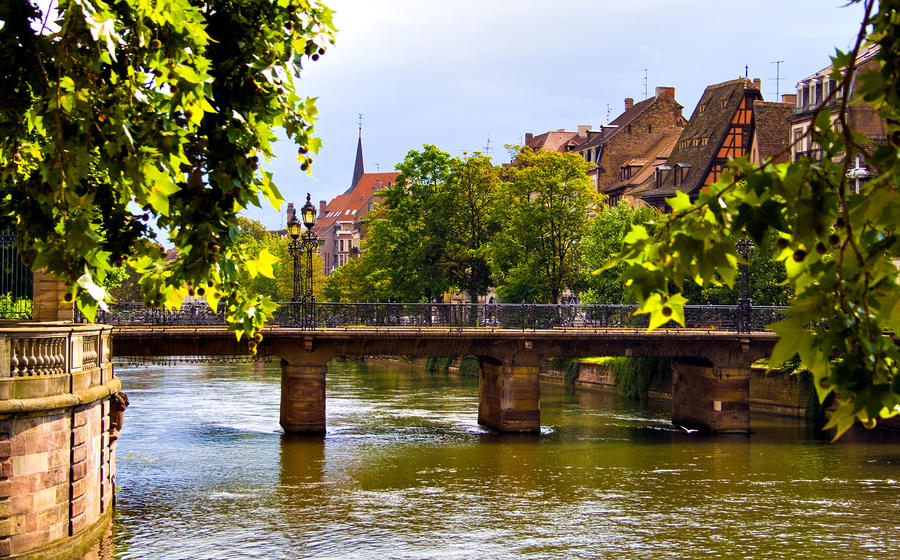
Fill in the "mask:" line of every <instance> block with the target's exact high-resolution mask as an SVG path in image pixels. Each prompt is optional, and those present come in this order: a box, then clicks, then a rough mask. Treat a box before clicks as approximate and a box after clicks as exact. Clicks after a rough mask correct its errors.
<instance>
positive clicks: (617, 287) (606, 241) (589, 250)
mask: <svg viewBox="0 0 900 560" xmlns="http://www.w3.org/2000/svg"><path fill="white" fill-rule="evenodd" d="M660 217H661V215H660V213H659V211H657V210H656V209H655V208H653V207H650V206H635V205H633V204H631V203H630V202H628V201H626V200H624V199H623V200H620V201H619V203H618V204H617V205H616V206H613V207H608V206H601V207H600V208H599V210H598V213H597V215H596V216H595V217H594V219H593V220H591V222H590V225H589V226H588V230H587V234H586V235H585V237H584V247H583V255H584V256H583V258H584V268H585V271H586V272H588V273H589V274H588V276H587V278H586V279H585V280H584V284H585V285H586V286H587V290H586V292H585V293H584V294H583V295H582V299H583V300H584V301H585V302H586V303H634V302H635V299H634V295H633V294H631V292H630V291H629V290H628V289H627V287H626V286H625V285H624V284H623V283H622V282H621V281H620V280H619V276H620V275H621V273H622V270H623V269H624V265H617V266H616V267H615V268H612V269H610V270H603V271H602V272H597V273H596V274H590V271H596V270H598V269H600V268H601V267H602V266H604V265H605V264H606V263H607V262H609V261H610V260H611V259H613V258H614V257H615V255H616V254H618V252H619V251H621V250H622V243H623V240H624V239H625V235H626V234H628V232H629V231H631V227H632V226H633V225H635V224H650V223H654V222H655V221H656V220H658V219H659V218H660ZM648 227H652V226H648Z"/></svg>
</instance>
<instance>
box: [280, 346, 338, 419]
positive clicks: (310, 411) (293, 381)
mask: <svg viewBox="0 0 900 560" xmlns="http://www.w3.org/2000/svg"><path fill="white" fill-rule="evenodd" d="M327 370H328V368H327V366H325V365H324V364H322V365H300V366H295V365H290V364H288V363H287V362H282V365H281V427H282V428H283V429H284V431H285V433H313V432H324V431H325V372H326V371H327Z"/></svg>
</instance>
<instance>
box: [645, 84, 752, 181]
mask: <svg viewBox="0 0 900 560" xmlns="http://www.w3.org/2000/svg"><path fill="white" fill-rule="evenodd" d="M748 90H749V91H752V92H754V93H753V94H755V96H756V98H757V99H759V98H760V97H761V96H760V94H759V90H758V89H757V87H756V86H755V85H754V83H753V81H752V80H750V79H748V78H738V79H736V80H730V81H727V82H722V83H721V84H715V85H711V86H708V87H707V88H706V90H705V91H704V92H703V96H702V97H701V98H700V101H699V102H698V103H697V107H696V108H694V113H693V114H692V115H691V120H690V121H688V123H687V125H686V126H685V127H684V130H683V131H682V132H681V137H680V138H679V141H678V142H677V143H676V144H675V148H674V149H673V150H672V154H671V155H670V156H669V159H668V162H667V164H668V166H670V167H674V166H675V165H677V164H682V165H685V166H690V171H688V172H687V174H686V175H685V177H684V183H683V184H682V185H681V186H680V187H678V190H681V191H684V192H687V193H694V192H696V191H698V190H699V189H700V188H701V187H702V186H703V182H704V180H705V179H706V176H707V172H708V170H709V168H710V166H711V164H712V162H713V160H714V159H715V158H716V154H717V152H718V150H719V147H720V146H721V145H722V142H723V141H724V140H725V136H726V135H727V134H728V129H729V126H730V124H731V119H732V118H733V117H734V114H735V112H736V111H737V108H738V106H739V105H740V103H741V99H742V98H743V97H744V94H745V92H747V91H748ZM682 140H684V141H685V142H684V143H682ZM662 173H663V176H662V181H661V186H660V188H659V189H657V188H656V178H655V176H654V175H651V176H650V177H649V178H648V179H647V180H646V181H644V182H643V183H642V184H641V185H640V186H639V187H636V188H635V190H634V191H632V192H633V193H635V194H639V195H642V196H645V197H646V196H653V197H654V198H660V197H670V196H672V195H674V194H675V191H676V188H675V178H674V174H673V173H672V171H671V170H665V171H663V172H662Z"/></svg>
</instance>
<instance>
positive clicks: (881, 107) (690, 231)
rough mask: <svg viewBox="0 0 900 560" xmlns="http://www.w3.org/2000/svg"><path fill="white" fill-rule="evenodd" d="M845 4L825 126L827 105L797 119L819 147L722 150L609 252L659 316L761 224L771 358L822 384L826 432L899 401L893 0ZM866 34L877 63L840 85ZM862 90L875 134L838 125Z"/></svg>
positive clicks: (899, 116) (899, 208)
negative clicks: (748, 153)
mask: <svg viewBox="0 0 900 560" xmlns="http://www.w3.org/2000/svg"><path fill="white" fill-rule="evenodd" d="M853 3H861V4H863V7H864V12H865V16H864V17H865V19H864V21H863V24H862V26H861V28H860V32H859V36H858V38H857V40H856V42H855V44H854V46H853V48H852V49H850V51H849V52H841V51H837V53H836V55H835V56H834V57H833V59H832V62H833V68H834V71H833V72H832V75H831V79H833V80H836V81H837V82H838V83H839V84H840V87H841V91H842V93H843V96H842V97H840V98H838V99H836V102H837V104H838V112H837V125H836V126H834V125H832V122H831V118H832V117H831V114H830V110H829V109H824V110H820V111H819V112H818V114H817V115H816V117H815V126H814V127H812V129H811V132H810V134H812V140H813V141H814V142H815V143H816V144H817V145H818V146H819V147H820V148H821V149H822V151H823V153H824V156H825V157H824V158H823V160H822V161H811V160H808V159H800V160H798V161H797V162H794V163H791V164H782V165H771V164H766V165H764V166H762V167H755V166H752V165H751V164H750V163H749V162H748V161H747V160H746V159H739V160H735V161H732V162H731V163H730V165H729V171H728V172H727V173H723V176H722V178H721V179H720V180H719V181H718V182H717V183H716V184H714V185H712V186H710V187H709V189H708V191H707V192H703V193H700V194H699V196H697V198H696V200H691V199H690V198H689V197H688V195H686V194H683V193H679V194H678V195H676V196H675V197H673V198H671V199H669V201H668V202H669V204H670V206H671V207H672V210H673V211H672V214H671V215H670V216H669V217H668V218H667V219H666V220H665V221H664V222H663V223H662V224H661V227H660V228H659V232H658V234H657V235H655V236H651V235H649V232H648V231H646V230H645V229H643V228H640V226H638V227H636V228H635V229H634V230H633V231H632V233H631V234H630V235H629V236H628V238H627V239H626V241H627V246H626V249H625V250H624V251H623V253H622V255H621V259H620V262H621V263H624V264H625V265H626V269H625V272H624V274H623V277H624V279H626V280H628V281H630V282H631V284H632V286H633V287H634V289H635V293H636V295H637V296H638V298H639V300H640V301H641V302H642V307H641V309H640V311H641V312H644V313H649V314H650V315H651V324H652V325H659V324H661V323H662V322H664V321H666V320H668V319H669V318H675V319H679V318H681V317H683V314H682V306H683V303H684V301H685V300H684V298H683V296H681V293H680V290H681V289H683V287H684V285H685V282H686V280H687V279H693V280H695V281H696V282H697V283H698V284H700V285H701V286H706V285H708V284H715V283H724V284H726V285H728V286H732V285H733V284H734V281H735V277H736V275H737V267H738V263H740V262H742V258H741V256H740V253H739V252H738V250H737V248H736V246H735V241H736V240H737V239H740V238H741V237H747V238H750V239H752V240H753V241H754V243H756V244H757V245H759V244H761V243H763V242H764V240H765V239H766V236H768V235H773V236H775V237H776V241H775V243H776V246H777V247H778V251H779V253H778V256H777V258H778V259H779V260H781V261H783V262H784V264H785V267H786V272H787V279H788V283H789V284H790V286H791V287H792V288H793V295H792V298H791V301H790V308H789V311H788V318H787V319H785V320H783V321H780V322H778V323H775V324H774V325H771V329H772V330H774V331H775V332H776V333H778V334H779V335H780V342H779V343H778V344H777V346H776V347H775V349H774V351H773V354H772V356H771V363H773V364H778V363H780V362H784V361H786V360H788V359H790V358H792V357H794V356H799V359H800V360H801V362H802V366H803V367H804V368H806V369H808V370H809V371H810V372H812V374H813V376H814V379H815V387H816V390H817V391H818V393H819V398H820V399H821V400H824V399H825V398H826V397H828V396H829V395H831V394H833V395H834V397H835V401H836V403H837V405H838V408H837V410H836V411H835V413H834V414H833V415H832V418H831V420H830V422H829V424H828V427H835V428H836V434H837V436H840V435H841V434H842V433H843V432H845V431H846V430H847V429H848V428H849V427H850V426H852V425H853V423H854V422H855V421H856V420H859V421H861V422H862V423H863V424H864V425H866V426H869V427H871V426H874V425H875V423H876V419H877V418H878V417H882V418H887V417H890V416H894V415H897V414H900V372H898V367H900V350H898V346H897V339H896V333H898V332H900V284H898V269H897V266H896V265H895V263H896V262H897V261H898V259H900V238H898V237H897V235H896V228H897V224H898V223H900V191H898V186H900V179H898V178H900V151H898V148H900V20H898V19H897V8H898V7H900V2H898V1H897V0H882V1H881V2H880V3H876V2H875V1H874V0H864V1H860V0H853ZM876 5H877V8H876ZM867 41H869V42H872V43H875V44H877V45H880V51H879V52H878V54H877V61H878V66H879V68H878V69H877V70H876V71H873V72H868V73H863V74H861V75H859V76H858V80H859V83H860V84H861V85H860V87H859V89H858V91H857V92H856V93H857V94H856V95H853V96H851V93H852V91H853V90H852V89H851V88H852V86H853V82H854V79H855V78H857V73H856V68H855V63H856V60H857V55H858V53H859V52H860V50H861V48H862V47H863V46H864V45H865V44H866V42H867ZM851 97H853V100H852V101H851ZM862 101H865V102H866V103H868V104H869V105H871V107H873V108H874V109H875V110H876V111H877V112H878V114H879V115H880V116H881V117H882V118H883V119H884V121H885V126H886V129H887V138H886V141H885V142H884V143H882V144H880V145H878V146H877V147H873V146H872V141H871V140H870V139H868V138H866V137H865V136H863V135H862V134H860V133H859V132H857V131H854V130H853V129H852V128H851V126H850V122H849V118H848V106H849V104H850V103H860V102H862ZM858 155H859V156H862V157H863V158H864V159H865V160H866V162H867V165H868V166H869V168H870V169H872V170H875V173H874V175H873V176H872V178H871V179H870V180H869V181H867V182H865V183H863V184H862V186H861V188H860V191H859V193H856V192H855V189H854V188H852V186H851V184H850V182H849V180H848V171H849V169H850V167H851V166H852V165H853V164H854V162H855V158H856V156H858ZM670 279H671V281H673V282H674V289H671V290H670V286H672V284H670ZM837 436H836V437H837Z"/></svg>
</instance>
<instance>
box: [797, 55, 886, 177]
mask: <svg viewBox="0 0 900 560" xmlns="http://www.w3.org/2000/svg"><path fill="white" fill-rule="evenodd" d="M878 49H879V47H878V45H875V46H872V47H869V48H867V49H865V50H863V51H862V52H861V53H860V54H859V55H858V56H857V58H856V65H855V66H856V73H857V74H858V73H860V72H866V71H869V70H874V69H877V68H878V60H877V59H876V57H875V55H876V54H877V53H878ZM831 73H832V67H831V66H828V67H826V68H823V69H822V70H819V71H818V72H816V73H815V74H813V75H812V76H809V77H807V78H805V79H803V80H800V82H798V83H797V95H796V99H795V104H794V109H793V111H792V115H791V117H790V126H791V132H790V135H791V136H790V141H791V161H797V159H799V158H801V157H809V158H812V159H816V160H820V159H821V158H822V151H821V150H820V149H819V147H818V146H817V145H816V144H815V142H813V139H812V137H811V135H810V133H809V132H810V128H811V127H812V124H813V119H814V117H815V114H816V111H817V110H827V111H829V112H830V113H831V122H832V126H834V127H836V126H837V125H835V122H836V121H837V119H838V115H839V112H840V108H841V104H842V102H843V99H844V91H843V89H842V88H841V82H839V81H836V80H833V79H832V78H831ZM858 86H859V84H858V82H857V80H856V79H855V76H854V79H853V80H852V81H851V96H852V95H853V94H854V93H855V92H856V89H857V87H858ZM847 125H848V126H849V127H850V128H851V129H853V130H856V131H857V132H861V133H863V134H865V135H866V136H868V137H869V138H870V139H871V140H872V145H875V144H878V143H882V142H884V141H885V140H886V139H887V133H886V129H885V123H884V121H883V120H882V118H881V117H880V116H879V115H878V113H876V112H875V110H874V109H873V108H872V107H871V106H870V105H868V104H866V103H859V104H851V105H849V106H848V107H847Z"/></svg>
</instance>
